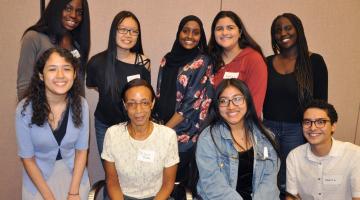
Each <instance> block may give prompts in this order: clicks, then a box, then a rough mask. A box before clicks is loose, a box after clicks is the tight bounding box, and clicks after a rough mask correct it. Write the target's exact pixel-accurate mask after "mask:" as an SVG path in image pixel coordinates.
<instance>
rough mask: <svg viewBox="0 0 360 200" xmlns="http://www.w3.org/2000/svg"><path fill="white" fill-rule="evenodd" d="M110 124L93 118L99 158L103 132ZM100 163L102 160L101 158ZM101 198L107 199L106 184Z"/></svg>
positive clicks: (102, 144)
mask: <svg viewBox="0 0 360 200" xmlns="http://www.w3.org/2000/svg"><path fill="white" fill-rule="evenodd" d="M109 127H110V126H108V125H106V124H104V123H102V122H101V121H100V120H97V119H96V118H95V135H96V144H97V148H98V151H99V156H100V158H101V152H102V150H103V146H104V138H105V133H106V130H107V129H108V128H109ZM101 163H102V160H101ZM103 195H104V196H103V199H105V200H108V199H109V197H108V196H109V195H108V193H107V189H106V186H105V187H104V191H103Z"/></svg>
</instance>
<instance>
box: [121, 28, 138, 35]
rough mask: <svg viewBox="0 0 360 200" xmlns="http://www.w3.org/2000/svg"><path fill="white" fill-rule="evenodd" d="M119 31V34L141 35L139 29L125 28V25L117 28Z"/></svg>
mask: <svg viewBox="0 0 360 200" xmlns="http://www.w3.org/2000/svg"><path fill="white" fill-rule="evenodd" d="M117 32H118V33H119V34H123V35H125V34H127V33H130V35H131V36H138V35H139V31H138V30H133V29H129V28H125V27H120V28H118V29H117Z"/></svg>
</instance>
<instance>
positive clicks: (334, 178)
mask: <svg viewBox="0 0 360 200" xmlns="http://www.w3.org/2000/svg"><path fill="white" fill-rule="evenodd" d="M342 178H343V176H341V175H325V176H324V177H323V184H324V185H339V184H341V183H342Z"/></svg>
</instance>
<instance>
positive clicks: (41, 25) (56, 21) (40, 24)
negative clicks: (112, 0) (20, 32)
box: [24, 0, 90, 65]
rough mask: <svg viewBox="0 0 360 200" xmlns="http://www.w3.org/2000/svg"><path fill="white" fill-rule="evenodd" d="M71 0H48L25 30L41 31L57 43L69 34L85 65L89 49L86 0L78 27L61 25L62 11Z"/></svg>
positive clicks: (88, 18) (88, 20) (83, 0)
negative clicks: (42, 11)
mask: <svg viewBox="0 0 360 200" xmlns="http://www.w3.org/2000/svg"><path fill="white" fill-rule="evenodd" d="M71 1H72V0H60V1H59V0H50V2H49V4H48V5H47V7H46V9H45V11H44V13H43V15H41V17H40V19H39V20H38V21H37V22H36V24H34V25H32V26H30V27H29V28H28V29H26V30H25V32H24V35H25V33H26V32H28V31H30V30H33V31H36V32H40V33H43V34H45V35H47V36H48V37H49V38H50V41H51V42H52V43H53V44H56V45H59V44H60V42H61V41H62V39H63V38H64V36H67V35H68V36H71V38H72V40H73V41H72V42H73V43H74V44H73V45H74V46H75V47H76V48H77V49H78V50H79V51H80V55H81V63H82V64H83V65H85V63H86V61H87V59H88V56H89V50H90V16H89V6H88V2H87V0H81V2H82V10H83V12H82V20H81V22H80V24H79V26H78V27H76V28H75V29H74V30H72V31H68V30H66V29H65V28H64V27H63V25H62V13H63V11H64V9H65V8H66V6H67V5H68V4H69V3H70V2H71Z"/></svg>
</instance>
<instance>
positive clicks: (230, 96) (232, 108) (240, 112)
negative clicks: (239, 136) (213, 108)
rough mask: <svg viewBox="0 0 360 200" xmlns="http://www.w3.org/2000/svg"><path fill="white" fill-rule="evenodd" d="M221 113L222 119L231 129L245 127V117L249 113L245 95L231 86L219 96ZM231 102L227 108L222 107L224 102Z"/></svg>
mask: <svg viewBox="0 0 360 200" xmlns="http://www.w3.org/2000/svg"><path fill="white" fill-rule="evenodd" d="M218 100H219V113H220V115H221V117H222V118H223V119H224V120H225V121H226V122H227V123H228V124H229V126H230V127H231V129H233V128H236V127H239V126H243V124H244V116H245V113H246V111H247V105H246V101H245V99H244V95H243V93H241V91H240V90H239V89H237V88H236V87H234V86H232V85H230V86H228V87H226V88H225V89H224V91H223V92H222V93H221V94H220V96H219V99H218ZM227 100H231V101H230V102H229V104H228V106H226V105H225V104H224V105H222V104H223V103H222V102H224V101H227Z"/></svg>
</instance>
